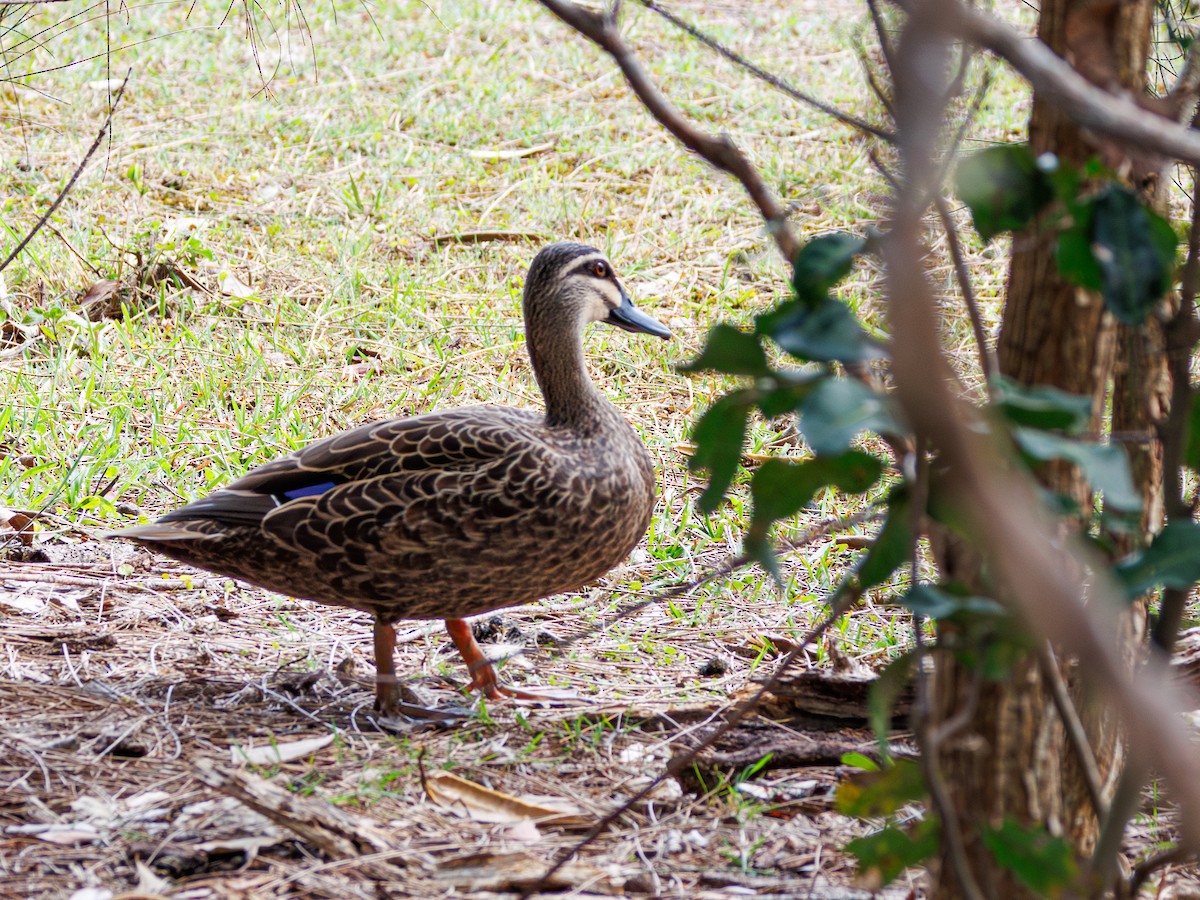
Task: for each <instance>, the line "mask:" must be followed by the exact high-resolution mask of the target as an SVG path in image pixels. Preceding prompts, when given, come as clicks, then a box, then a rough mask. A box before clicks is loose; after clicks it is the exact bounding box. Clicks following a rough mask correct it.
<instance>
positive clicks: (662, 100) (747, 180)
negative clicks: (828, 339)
mask: <svg viewBox="0 0 1200 900" xmlns="http://www.w3.org/2000/svg"><path fill="white" fill-rule="evenodd" d="M538 2H539V3H541V4H542V6H544V7H546V9H548V10H550V12H552V13H554V15H556V16H557V17H558V18H559V19H561V20H562V21H563V22H565V23H566V24H567V25H569V26H570V27H571V28H573V29H575V30H576V31H577V32H579V33H580V34H581V35H583V36H584V37H585V38H587V39H588V40H590V41H592V42H593V43H594V44H596V45H597V46H598V47H600V48H601V49H602V50H604V51H605V52H606V53H608V54H609V55H610V56H611V57H612V58H613V60H614V61H615V62H616V64H617V65H618V66H619V67H620V69H621V72H622V73H623V74H624V75H625V80H626V81H627V82H628V83H629V87H630V88H631V89H632V90H633V92H634V93H635V94H637V97H638V99H639V100H641V101H642V105H643V106H645V107H646V109H647V111H648V112H649V113H650V115H652V116H654V118H655V119H657V120H658V122H659V123H660V124H661V125H662V126H663V127H664V128H666V129H667V130H668V131H669V132H671V134H673V135H674V136H675V137H676V139H678V140H679V142H680V143H682V144H683V145H684V146H685V147H687V148H688V149H689V150H691V151H693V152H694V153H697V154H699V155H700V156H701V157H703V158H704V159H705V160H707V161H708V162H709V163H710V164H711V165H713V166H715V167H716V168H718V169H720V170H721V171H722V172H728V173H729V174H730V175H732V176H733V177H734V178H736V179H737V180H738V181H739V182H741V185H742V187H744V188H745V189H746V193H748V194H749V195H750V199H751V200H752V201H753V202H754V205H755V206H757V207H758V211H759V212H760V213H761V214H762V217H763V220H764V221H765V222H766V225H767V232H768V234H770V235H771V237H772V238H773V239H774V241H775V244H776V246H778V247H779V252H780V253H782V254H783V258H784V260H785V261H786V262H787V263H788V265H791V263H792V260H794V259H795V258H796V253H797V252H798V251H799V249H800V244H799V242H798V241H797V239H796V236H795V234H794V233H793V232H792V229H791V226H790V225H788V222H787V211H786V210H785V209H784V207H783V205H782V204H781V203H780V202H779V200H778V199H777V198H776V197H775V195H774V194H773V193H771V190H770V188H768V187H767V185H766V182H765V181H763V178H762V175H761V174H760V173H759V171H758V170H757V169H756V168H755V167H754V166H753V164H751V162H750V161H749V160H748V159H747V158H746V156H745V154H743V153H742V151H741V150H739V149H738V148H737V145H735V144H734V143H733V141H732V140H731V139H730V138H729V137H728V135H724V134H722V135H712V134H708V133H706V132H702V131H700V130H699V129H697V128H696V127H695V126H694V125H692V123H691V122H689V121H688V120H687V119H686V118H684V117H683V115H682V114H681V113H680V112H679V110H677V109H676V108H675V107H674V106H673V105H672V104H671V102H670V101H669V100H668V99H667V98H666V97H665V96H663V94H662V92H661V91H660V90H659V89H658V87H657V86H656V85H655V84H654V82H653V81H651V80H650V78H649V76H648V75H647V74H646V71H645V70H644V69H643V68H642V67H641V65H639V63H638V61H637V58H636V57H635V56H634V53H633V51H632V50H631V49H630V48H629V45H628V44H626V43H625V40H624V38H622V37H621V32H620V29H619V28H618V26H617V20H616V17H615V12H614V14H613V15H602V14H600V13H596V12H592V11H591V10H588V9H584V8H583V7H581V6H577V5H576V4H575V3H572V2H570V0H538Z"/></svg>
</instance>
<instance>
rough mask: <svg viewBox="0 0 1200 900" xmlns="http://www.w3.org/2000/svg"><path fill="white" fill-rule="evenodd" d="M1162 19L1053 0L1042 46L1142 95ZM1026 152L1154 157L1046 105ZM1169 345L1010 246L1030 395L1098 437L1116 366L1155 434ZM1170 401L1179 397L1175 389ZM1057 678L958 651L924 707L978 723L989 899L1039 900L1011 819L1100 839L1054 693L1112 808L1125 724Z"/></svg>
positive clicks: (961, 814) (967, 779) (950, 746)
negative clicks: (1016, 855)
mask: <svg viewBox="0 0 1200 900" xmlns="http://www.w3.org/2000/svg"><path fill="white" fill-rule="evenodd" d="M1152 14H1153V4H1152V3H1151V2H1150V0H1132V2H1126V3H1121V4H1117V3H1112V2H1108V0H1045V2H1043V3H1042V5H1041V18H1040V21H1039V28H1038V36H1039V37H1040V39H1041V40H1042V41H1044V42H1045V43H1046V44H1048V45H1049V46H1050V47H1051V49H1053V50H1054V51H1055V52H1056V53H1058V54H1059V55H1060V56H1063V57H1064V58H1066V59H1068V61H1070V62H1071V63H1072V64H1073V65H1074V66H1075V67H1076V69H1077V70H1078V71H1080V72H1081V73H1082V74H1083V75H1084V76H1085V77H1087V78H1089V80H1092V81H1093V82H1094V83H1097V84H1101V85H1102V86H1104V87H1110V88H1111V87H1115V86H1116V85H1118V84H1119V85H1121V86H1123V87H1125V88H1126V89H1128V90H1131V91H1134V92H1140V91H1142V90H1144V85H1145V71H1146V58H1147V53H1148V49H1149V39H1150V25H1151V17H1152ZM1136 95H1137V94H1136V93H1135V96H1136ZM1029 141H1030V145H1031V147H1032V149H1033V150H1034V152H1035V153H1038V154H1041V153H1044V152H1052V153H1054V154H1055V155H1057V156H1058V158H1059V160H1060V162H1061V164H1062V165H1064V166H1080V165H1082V164H1084V163H1086V162H1087V161H1088V160H1089V159H1091V158H1093V157H1095V156H1100V157H1101V158H1102V159H1104V161H1105V162H1106V163H1108V164H1109V165H1110V166H1112V167H1113V168H1116V169H1117V170H1118V171H1123V172H1124V173H1126V174H1129V175H1134V174H1135V173H1137V170H1138V169H1139V168H1144V167H1145V162H1144V161H1140V160H1139V161H1133V160H1126V159H1115V158H1114V153H1115V152H1116V151H1115V150H1114V148H1113V147H1111V146H1100V145H1099V144H1097V143H1096V142H1093V141H1092V140H1090V139H1089V136H1088V135H1086V134H1084V133H1082V132H1081V131H1080V130H1079V129H1077V128H1076V127H1075V126H1074V125H1073V124H1072V123H1071V122H1070V121H1069V120H1068V119H1067V118H1066V116H1065V115H1063V113H1062V111H1061V110H1060V108H1059V107H1057V106H1056V105H1055V104H1053V103H1050V102H1046V101H1045V100H1044V99H1043V98H1040V97H1038V96H1036V95H1035V96H1034V100H1033V108H1032V113H1031V117H1030V122H1029ZM1114 163H1116V164H1118V165H1119V166H1120V167H1119V168H1118V165H1114ZM1137 174H1140V173H1137ZM1159 331H1160V332H1161V329H1159ZM1161 348H1162V343H1161V333H1160V334H1159V335H1158V339H1157V340H1156V337H1155V334H1154V326H1148V327H1147V328H1144V329H1129V330H1127V331H1124V332H1119V331H1118V330H1117V328H1116V327H1115V326H1114V324H1113V322H1112V319H1111V316H1110V315H1109V314H1108V313H1106V312H1105V310H1104V307H1103V303H1102V300H1101V298H1100V297H1099V296H1098V295H1096V294H1095V293H1093V292H1090V291H1086V290H1083V289H1081V288H1077V287H1075V286H1074V285H1071V284H1069V283H1067V282H1066V281H1064V279H1063V278H1062V277H1061V276H1060V275H1059V273H1058V269H1057V266H1056V264H1055V259H1054V240H1053V235H1051V234H1049V233H1047V232H1046V230H1045V229H1041V230H1039V228H1038V227H1037V225H1034V226H1033V227H1031V228H1030V229H1028V230H1026V231H1025V232H1024V233H1022V234H1018V235H1016V236H1015V237H1014V239H1013V247H1012V254H1011V257H1010V267H1009V278H1008V285H1007V297H1006V306H1005V311H1004V317H1003V322H1002V325H1001V331H1000V337H999V341H998V346H997V355H998V360H999V367H1000V371H1001V372H1002V373H1003V374H1004V375H1006V376H1008V377H1010V378H1013V379H1014V380H1016V381H1019V382H1021V383H1022V384H1027V385H1052V386H1054V387H1058V388H1061V389H1063V390H1065V391H1069V392H1071V393H1075V394H1082V395H1085V396H1088V397H1090V398H1091V400H1092V431H1093V433H1095V434H1099V432H1100V430H1101V422H1102V415H1103V412H1104V409H1105V404H1106V400H1107V397H1108V393H1107V391H1108V386H1109V384H1110V382H1111V381H1112V380H1113V379H1114V370H1115V369H1119V373H1118V374H1117V377H1116V381H1117V392H1116V394H1115V395H1114V407H1113V410H1114V412H1113V415H1114V423H1116V426H1115V427H1117V428H1118V429H1120V430H1122V431H1130V432H1135V431H1136V432H1139V433H1147V432H1149V431H1150V430H1151V429H1152V426H1153V422H1154V421H1155V420H1156V418H1157V417H1158V416H1159V415H1161V414H1162V413H1163V412H1164V410H1163V408H1162V406H1161V402H1162V400H1163V396H1164V395H1163V393H1162V386H1163V381H1162V376H1163V375H1164V373H1165V371H1166V368H1165V358H1164V357H1163V355H1162V352H1161ZM1118 362H1119V365H1118ZM1167 384H1168V385H1169V379H1168V381H1167ZM1167 391H1168V394H1167V396H1169V386H1168V388H1167ZM1132 446H1134V448H1135V451H1134V453H1133V455H1132V459H1131V462H1132V463H1133V469H1134V472H1135V477H1136V479H1137V481H1138V483H1140V484H1141V485H1143V489H1144V491H1145V494H1146V496H1147V497H1148V499H1149V500H1150V502H1148V503H1147V511H1146V516H1145V524H1146V525H1147V526H1151V527H1153V524H1154V523H1155V522H1156V521H1157V520H1158V519H1160V518H1161V508H1162V505H1161V492H1160V491H1159V493H1157V494H1156V493H1155V491H1156V490H1157V488H1158V487H1160V486H1161V453H1160V452H1159V450H1158V448H1157V447H1156V446H1155V445H1154V444H1148V443H1143V444H1134V445H1132ZM1039 477H1040V478H1041V480H1042V482H1043V484H1044V485H1045V486H1046V487H1047V488H1048V489H1050V490H1051V491H1054V492H1057V493H1061V494H1064V495H1066V496H1068V497H1070V498H1071V499H1072V500H1074V502H1075V503H1076V504H1077V505H1078V508H1079V509H1080V511H1081V515H1080V518H1079V520H1078V521H1077V522H1076V523H1075V524H1074V527H1082V526H1083V525H1084V523H1086V522H1087V520H1088V519H1089V518H1090V515H1091V512H1092V510H1091V505H1092V492H1091V490H1090V488H1089V487H1088V485H1087V483H1086V482H1085V481H1084V479H1083V478H1082V477H1081V475H1080V473H1079V472H1078V470H1077V469H1075V468H1074V467H1072V466H1069V465H1065V464H1062V465H1059V464H1052V465H1047V466H1045V467H1044V468H1043V470H1042V471H1041V472H1040V473H1039ZM1064 527H1071V525H1070V524H1068V525H1065V526H1064ZM934 550H935V554H937V555H938V556H939V565H941V567H942V569H943V576H945V577H949V578H952V579H953V578H956V577H957V575H958V573H959V572H960V571H961V572H963V573H964V574H970V573H971V572H972V570H973V569H977V565H975V564H973V563H970V562H967V563H965V564H964V563H963V560H964V559H966V558H967V557H969V555H970V554H969V552H968V551H967V548H963V547H961V546H955V542H954V540H953V539H952V538H949V539H943V540H940V541H935V542H934ZM1001 599H1002V598H1001ZM1130 626H1131V627H1130V629H1129V634H1128V635H1127V636H1126V640H1127V643H1128V646H1130V647H1131V648H1134V649H1133V652H1131V654H1130V658H1131V659H1132V658H1133V657H1134V656H1135V655H1136V652H1135V651H1136V647H1137V646H1138V645H1139V643H1140V640H1141V635H1142V628H1141V627H1140V625H1139V620H1138V619H1137V618H1136V617H1134V618H1131V620H1130ZM1052 666H1053V667H1052V668H1051V664H1048V663H1047V660H1046V659H1045V658H1042V659H1040V660H1039V658H1038V656H1037V654H1031V655H1030V656H1029V657H1027V658H1026V659H1023V660H1022V661H1020V662H1019V663H1017V664H1016V665H1015V667H1014V668H1013V670H1012V671H1011V672H1010V674H1009V676H1008V677H1007V678H1006V679H1005V680H1003V681H1000V682H990V683H985V682H981V680H980V676H979V674H978V672H976V671H973V670H972V669H971V668H968V667H966V666H964V665H962V664H960V663H959V662H958V661H956V660H955V659H953V658H952V655H951V654H949V653H946V654H943V655H942V656H940V657H939V658H938V660H937V666H936V672H935V675H934V679H933V690H932V692H931V706H932V708H931V710H930V714H931V716H932V719H933V723H934V725H935V727H936V726H937V725H940V724H944V723H946V722H949V721H952V720H954V718H955V717H956V716H959V717H961V716H962V714H963V711H964V710H967V711H969V716H968V717H967V721H966V724H965V726H964V727H959V728H958V729H956V730H955V731H954V733H953V734H952V735H949V736H948V737H947V738H946V739H945V740H944V741H943V743H942V744H941V746H940V747H938V748H936V751H935V752H937V754H938V758H937V762H938V765H939V766H940V768H941V770H942V772H943V774H944V777H945V779H946V781H947V783H948V784H951V785H953V786H954V792H953V793H954V795H955V799H954V805H955V807H956V808H955V810H954V811H955V813H956V815H957V817H958V819H959V825H960V827H961V829H962V831H963V836H964V843H965V848H966V856H967V860H966V864H967V866H968V867H969V868H970V870H971V875H972V877H973V879H974V881H975V883H976V884H977V885H978V886H979V887H980V889H981V890H982V891H983V893H984V894H985V895H986V896H988V897H994V898H1004V900H1007V898H1017V897H1034V896H1037V895H1036V894H1035V893H1033V892H1031V891H1030V890H1029V889H1028V888H1026V887H1025V886H1024V885H1022V884H1021V883H1020V881H1019V880H1017V879H1016V877H1015V876H1014V875H1013V874H1012V873H1011V872H1009V871H1007V870H1005V869H1003V868H1002V867H1001V866H999V865H997V863H996V862H995V860H994V859H993V858H992V855H991V854H990V852H989V851H988V850H987V848H986V847H985V846H984V844H983V842H982V840H981V835H982V834H983V832H984V831H985V830H987V829H988V828H994V827H996V826H997V825H999V824H1000V823H1002V822H1004V821H1005V820H1010V821H1014V822H1016V823H1018V824H1020V825H1023V826H1027V827H1044V828H1046V829H1047V830H1048V831H1050V832H1051V833H1053V834H1056V835H1059V836H1061V837H1063V838H1065V839H1067V840H1068V841H1069V842H1070V843H1071V844H1072V845H1073V846H1074V847H1075V848H1076V851H1077V853H1078V854H1079V856H1080V857H1081V858H1085V857H1086V856H1087V855H1088V854H1089V853H1090V852H1091V851H1092V850H1093V848H1094V846H1095V843H1096V838H1097V836H1098V827H1099V819H1098V816H1097V812H1096V810H1095V808H1094V803H1093V800H1092V793H1093V791H1092V790H1091V789H1089V785H1088V781H1087V779H1086V777H1085V770H1084V767H1083V766H1082V765H1081V764H1080V761H1079V759H1078V756H1077V753H1076V752H1075V751H1074V749H1073V748H1072V746H1071V744H1070V742H1069V740H1068V737H1067V732H1066V729H1065V728H1064V724H1063V721H1062V719H1061V717H1060V716H1059V715H1058V714H1057V713H1056V711H1055V704H1054V702H1053V699H1052V686H1053V683H1054V682H1057V681H1061V683H1063V684H1065V685H1066V688H1067V691H1068V693H1069V695H1070V696H1071V698H1072V699H1073V700H1074V704H1075V706H1076V708H1077V709H1078V710H1079V717H1080V719H1081V720H1082V723H1083V726H1084V729H1085V730H1086V732H1087V734H1088V736H1089V742H1090V744H1091V748H1092V753H1093V755H1094V762H1095V772H1096V774H1097V775H1098V785H1099V789H1100V790H1099V793H1100V794H1101V796H1102V798H1103V802H1104V803H1107V802H1108V799H1109V797H1110V795H1111V791H1112V788H1113V786H1114V784H1115V779H1116V776H1117V774H1119V770H1120V767H1121V763H1122V759H1123V753H1122V741H1121V735H1120V731H1119V728H1118V724H1117V722H1116V720H1115V718H1114V717H1113V716H1112V715H1111V714H1110V712H1109V711H1108V710H1107V709H1106V708H1105V707H1104V706H1103V705H1102V704H1099V703H1096V702H1094V698H1091V697H1089V696H1088V694H1087V691H1086V690H1085V689H1084V686H1083V685H1080V684H1079V683H1078V679H1077V678H1076V677H1075V671H1076V666H1075V665H1074V663H1073V662H1072V661H1071V660H1062V659H1061V657H1060V658H1059V659H1058V660H1056V661H1055V662H1054V663H1053V664H1052ZM960 721H961V718H960ZM1093 777H1095V776H1093ZM960 865H961V863H960ZM931 874H932V879H931V882H932V887H933V896H935V897H943V898H944V897H959V896H962V893H963V892H962V887H961V883H960V877H959V873H958V872H957V871H955V866H954V865H953V863H952V861H951V860H949V859H947V858H945V857H943V858H942V859H941V860H939V861H938V863H937V865H935V866H934V868H933V872H932V873H931Z"/></svg>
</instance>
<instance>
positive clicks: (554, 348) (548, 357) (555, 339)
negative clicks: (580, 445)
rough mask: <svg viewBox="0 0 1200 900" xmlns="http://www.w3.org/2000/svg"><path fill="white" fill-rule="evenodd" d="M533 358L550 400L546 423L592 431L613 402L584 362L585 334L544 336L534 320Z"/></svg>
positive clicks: (540, 384) (536, 374) (543, 392)
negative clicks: (593, 381) (599, 386)
mask: <svg viewBox="0 0 1200 900" xmlns="http://www.w3.org/2000/svg"><path fill="white" fill-rule="evenodd" d="M530 325H531V329H530V333H529V335H528V341H529V358H530V361H531V362H532V363H533V374H534V376H535V377H536V378H537V383H538V387H539V388H541V390H542V397H543V399H544V400H545V401H546V424H547V425H550V426H552V427H564V428H572V429H575V430H577V431H582V432H585V433H586V432H590V431H593V430H595V429H596V428H598V427H599V426H600V425H601V424H602V423H603V422H604V420H605V412H606V411H607V409H608V408H609V407H610V405H611V404H609V402H608V401H607V400H605V399H604V397H603V396H602V395H601V393H600V392H599V391H598V390H596V386H595V385H594V384H593V383H592V379H591V378H590V377H589V376H588V373H587V368H586V367H585V366H584V362H583V335H582V334H580V332H579V331H578V330H572V332H571V334H570V335H569V336H568V335H542V334H540V333H538V328H537V326H535V325H533V323H530Z"/></svg>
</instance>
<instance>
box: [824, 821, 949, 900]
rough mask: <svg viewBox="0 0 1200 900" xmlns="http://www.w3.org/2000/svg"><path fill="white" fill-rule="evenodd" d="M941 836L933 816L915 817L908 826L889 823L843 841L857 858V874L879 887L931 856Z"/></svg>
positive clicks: (940, 829)
mask: <svg viewBox="0 0 1200 900" xmlns="http://www.w3.org/2000/svg"><path fill="white" fill-rule="evenodd" d="M941 840H942V827H941V824H938V821H937V818H934V817H929V818H919V820H917V821H916V822H913V823H911V824H908V826H899V824H889V826H886V827H884V828H882V829H880V830H878V832H876V833H875V834H869V835H866V836H865V838H854V840H852V841H848V842H847V844H846V851H847V852H848V853H851V854H853V856H854V858H856V859H858V870H859V874H860V875H862V876H864V878H865V880H866V881H868V882H875V883H877V884H880V886H881V887H882V886H887V884H889V883H890V882H892V881H893V880H894V878H895V877H896V876H898V875H900V872H902V871H904V870H905V869H907V868H910V866H912V865H920V864H922V863H923V862H925V860H926V859H929V858H930V857H931V856H934V854H935V853H936V852H937V850H938V847H940V846H941Z"/></svg>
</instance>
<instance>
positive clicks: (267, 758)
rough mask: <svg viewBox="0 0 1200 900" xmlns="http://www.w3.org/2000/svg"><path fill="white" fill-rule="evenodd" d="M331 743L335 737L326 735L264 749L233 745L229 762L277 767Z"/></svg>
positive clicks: (269, 745) (264, 747)
mask: <svg viewBox="0 0 1200 900" xmlns="http://www.w3.org/2000/svg"><path fill="white" fill-rule="evenodd" d="M331 743H333V735H332V734H325V735H322V736H321V737H315V738H305V739H304V740H302V741H289V742H288V743H286V744H267V745H265V746H262V747H243V746H242V745H241V744H233V745H232V746H231V747H230V748H229V761H230V762H232V763H233V764H234V765H235V766H237V765H244V766H275V765H279V763H285V762H291V761H292V760H294V759H304V758H305V757H306V756H312V755H313V754H314V753H316V752H317V751H318V750H320V749H322V748H323V747H328V746H329V745H330V744H331Z"/></svg>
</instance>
